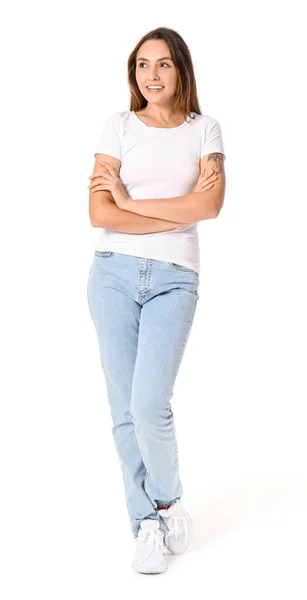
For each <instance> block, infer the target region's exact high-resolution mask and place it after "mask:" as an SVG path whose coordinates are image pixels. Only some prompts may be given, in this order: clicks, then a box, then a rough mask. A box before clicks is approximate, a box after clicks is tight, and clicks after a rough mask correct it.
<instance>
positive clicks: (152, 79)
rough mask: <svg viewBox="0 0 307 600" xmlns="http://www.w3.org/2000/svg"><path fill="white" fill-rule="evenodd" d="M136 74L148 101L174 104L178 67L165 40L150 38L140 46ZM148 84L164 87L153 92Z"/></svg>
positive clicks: (162, 104)
mask: <svg viewBox="0 0 307 600" xmlns="http://www.w3.org/2000/svg"><path fill="white" fill-rule="evenodd" d="M163 57H166V58H163ZM161 58H162V59H163V60H161ZM144 59H146V60H144ZM135 75H136V81H137V84H138V86H139V89H140V92H141V93H142V95H143V96H144V97H145V98H146V100H147V101H148V102H152V103H153V104H159V106H165V107H169V106H172V105H173V101H174V94H175V91H176V84H177V69H176V67H175V65H174V63H173V61H172V59H171V53H170V51H169V49H168V46H167V44H166V42H165V41H164V40H148V41H147V42H144V44H142V46H140V48H139V50H138V52H137V56H136V71H135ZM148 85H159V86H163V87H162V89H161V90H160V91H157V92H154V91H153V92H151V91H150V90H149V89H148V87H147V86H148Z"/></svg>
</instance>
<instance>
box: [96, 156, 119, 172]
mask: <svg viewBox="0 0 307 600" xmlns="http://www.w3.org/2000/svg"><path fill="white" fill-rule="evenodd" d="M97 162H99V164H100V165H102V166H103V167H105V169H107V170H108V171H109V172H110V173H113V174H114V173H115V174H116V175H117V173H116V171H115V169H114V167H111V165H109V163H107V162H106V161H105V160H98V159H97Z"/></svg>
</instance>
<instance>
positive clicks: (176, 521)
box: [166, 515, 185, 540]
mask: <svg viewBox="0 0 307 600" xmlns="http://www.w3.org/2000/svg"><path fill="white" fill-rule="evenodd" d="M184 519H185V517H183V516H182V515H173V516H172V517H169V518H168V519H166V524H167V527H168V531H167V533H166V538H168V537H169V536H170V535H174V536H175V539H176V540H177V539H178V536H179V535H180V534H181V533H183V531H184V528H183V527H182V522H183V520H184Z"/></svg>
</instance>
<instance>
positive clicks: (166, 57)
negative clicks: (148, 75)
mask: <svg viewBox="0 0 307 600" xmlns="http://www.w3.org/2000/svg"><path fill="white" fill-rule="evenodd" d="M138 60H145V61H146V62H150V61H149V58H138ZM159 60H173V59H172V58H170V56H162V58H157V62H159Z"/></svg>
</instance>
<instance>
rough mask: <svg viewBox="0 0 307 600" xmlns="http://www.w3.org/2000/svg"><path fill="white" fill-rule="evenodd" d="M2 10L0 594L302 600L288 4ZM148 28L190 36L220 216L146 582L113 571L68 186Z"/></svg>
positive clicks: (93, 370) (292, 61) (86, 243)
mask: <svg viewBox="0 0 307 600" xmlns="http://www.w3.org/2000/svg"><path fill="white" fill-rule="evenodd" d="M1 12H2V16H1V36H0V37H1V51H2V52H1V56H2V61H1V63H2V65H1V79H2V92H1V105H2V107H1V172H2V177H1V219H0V222H1V235H0V239H1V248H0V249H1V258H2V260H1V271H2V277H1V279H2V286H1V289H2V291H1V308H2V309H1V346H2V360H1V367H2V369H1V371H2V375H1V388H2V391H1V425H0V427H1V431H0V434H1V438H0V442H1V472H0V481H1V488H2V489H1V495H0V502H1V507H0V515H1V517H0V519H1V535H0V539H1V541H0V544H1V553H2V556H1V571H2V575H1V584H0V585H1V597H2V600H11V599H14V600H15V599H16V600H17V599H18V600H21V599H22V600H23V599H24V598H26V597H29V598H31V599H32V600H36V599H40V600H41V599H42V598H43V599H44V600H49V599H50V600H55V599H57V600H64V599H65V600H68V599H70V598H71V599H73V600H79V599H80V600H89V599H91V600H98V599H99V600H100V599H101V598H104V597H106V595H107V590H108V589H109V593H108V595H109V596H110V597H111V598H113V597H115V598H117V597H118V598H119V597H120V596H122V597H125V598H126V597H127V595H128V596H129V597H130V595H131V597H134V598H140V599H141V598H143V597H144V594H145V595H146V598H157V596H158V595H159V596H160V597H162V595H163V597H164V596H166V595H167V596H168V597H176V598H186V597H187V596H188V595H189V596H190V595H195V594H197V597H201V598H206V599H208V600H219V599H223V600H225V598H229V597H235V598H236V600H241V599H242V600H246V599H247V598H248V600H254V599H255V600H259V599H260V598H261V600H271V599H272V598H280V599H289V600H290V599H291V600H292V598H295V599H296V600H306V597H307V583H306V559H307V549H306V548H307V543H306V538H307V467H306V455H307V441H306V400H307V394H306V391H307V390H306V334H307V328H306V304H307V302H306V300H307V298H306V250H307V248H306V183H305V181H306V150H305V149H306V133H307V131H306V95H304V88H303V85H304V80H305V79H306V76H305V73H306V64H305V63H306V58H305V57H306V47H304V41H303V40H304V37H305V33H306V32H305V23H304V20H303V2H301V3H300V2H298V1H294V2H290V3H289V2H272V1H266V2H255V3H254V4H252V3H243V2H238V1H235V0H234V1H232V2H225V1H223V0H222V1H221V2H218V3H212V2H205V1H202V2H193V3H190V4H189V3H188V4H185V5H184V6H182V7H181V8H180V7H179V5H178V4H177V3H175V2H173V3H166V2H161V1H160V0H156V1H155V2H153V3H149V4H148V3H138V2H130V3H126V4H125V5H124V4H121V3H115V2H112V3H103V2H93V1H92V2H91V1H90V0H89V1H88V2H87V3H81V2H79V3H77V2H67V1H66V2H65V1H63V0H62V2H61V3H60V2H56V1H55V2H53V3H49V4H48V3H46V2H43V3H38V2H33V1H29V2H26V3H21V2H15V3H13V4H11V5H10V6H8V3H7V5H6V7H5V8H2V11H1ZM158 26H166V27H170V28H173V29H176V30H177V31H178V32H179V33H180V34H181V35H182V36H183V38H184V39H185V41H186V42H187V44H188V46H189V48H190V51H191V54H192V59H193V64H194V68H195V75H196V81H197V91H198V97H199V102H200V105H201V109H202V112H203V113H204V114H208V115H210V116H212V117H214V118H215V119H217V120H218V121H219V123H220V125H221V128H222V133H223V139H224V147H225V153H226V156H227V160H226V163H225V169H226V181H227V183H226V196H225V202H224V206H223V209H222V211H221V213H220V215H219V217H218V218H217V219H214V220H208V221H203V222H201V223H200V224H199V237H200V244H201V269H202V270H201V275H200V287H199V294H200V300H199V303H198V307H197V313H196V317H195V321H194V325H193V329H192V332H191V336H190V340H189V343H188V346H187V349H186V353H185V355H184V359H183V362H182V366H181V369H180V372H179V375H178V378H177V381H176V386H175V390H174V396H173V401H172V402H173V410H174V416H175V421H176V430H177V438H178V445H179V458H180V469H181V480H182V483H183V487H184V496H183V503H184V506H185V508H186V510H188V511H189V512H190V513H191V515H192V517H193V522H194V541H193V543H192V544H191V546H190V548H189V550H188V551H187V552H186V553H185V554H184V555H182V556H174V557H173V556H172V557H169V568H168V572H167V573H165V575H162V576H160V577H151V579H148V578H146V577H142V576H140V575H137V574H136V573H135V572H134V571H133V570H132V569H131V566H130V563H131V560H132V556H133V553H134V544H135V541H134V539H133V537H132V533H131V530H130V522H129V520H128V513H127V510H126V505H125V498H124V491H123V484H122V479H121V472H120V465H119V460H118V457H117V454H116V450H115V446H114V442H113V438H112V433H111V427H112V423H111V414H110V410H109V406H108V400H107V396H106V388H105V383H104V378H103V374H102V371H101V367H100V358H99V352H98V342H97V339H96V333H95V331H94V327H93V324H92V321H91V317H90V313H89V309H88V305H87V294H86V286H87V277H88V273H89V270H90V265H91V261H92V256H93V247H94V242H95V240H96V238H97V236H98V233H99V232H98V230H97V229H94V228H93V227H91V225H90V221H89V216H88V190H87V185H88V177H89V175H90V174H91V173H92V169H93V165H94V156H93V155H94V149H95V147H96V144H97V142H98V139H99V135H100V131H101V129H102V126H103V123H104V121H105V119H106V118H107V117H108V116H109V115H110V114H112V113H113V112H115V111H120V110H128V109H129V108H130V105H129V88H128V82H127V73H126V72H127V59H128V56H129V54H130V52H131V51H132V49H133V48H134V46H135V45H136V43H137V42H138V40H139V39H140V38H141V37H142V36H143V35H144V34H145V33H147V32H148V31H150V30H151V29H154V28H156V27H158ZM167 558H168V557H167ZM193 590H194V591H193ZM197 590H198V591H197Z"/></svg>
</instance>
